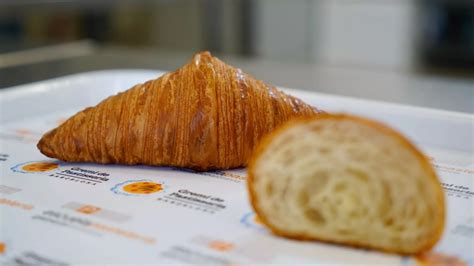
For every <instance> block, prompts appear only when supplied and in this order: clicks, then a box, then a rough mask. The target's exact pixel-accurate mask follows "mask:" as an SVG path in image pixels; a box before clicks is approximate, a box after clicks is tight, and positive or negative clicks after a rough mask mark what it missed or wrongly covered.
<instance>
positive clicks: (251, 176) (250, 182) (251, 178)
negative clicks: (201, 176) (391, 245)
mask: <svg viewBox="0 0 474 266" xmlns="http://www.w3.org/2000/svg"><path fill="white" fill-rule="evenodd" d="M318 119H335V120H343V119H349V120H353V121H356V122H358V123H362V124H365V125H367V126H369V127H371V128H374V129H376V130H378V131H379V132H381V133H383V134H386V135H389V136H392V137H394V138H396V139H398V140H399V141H400V143H402V145H403V146H404V147H405V148H406V149H409V150H410V151H412V152H413V154H415V155H416V157H417V158H418V159H419V160H420V162H422V166H423V169H424V171H425V173H426V174H427V176H429V180H430V182H433V184H435V187H436V189H437V193H436V194H437V195H438V200H437V206H438V208H439V210H440V213H441V216H442V217H440V218H441V219H442V220H441V222H440V223H439V226H438V227H437V230H436V232H435V233H434V234H433V235H432V236H431V239H430V240H429V241H427V244H426V245H425V246H423V247H421V248H419V249H418V250H417V251H415V252H402V251H399V250H390V249H384V248H381V247H379V246H370V245H367V244H365V243H361V242H347V241H335V240H333V239H322V238H315V237H311V236H308V235H305V234H293V233H289V232H286V231H285V230H282V229H279V228H277V227H276V226H274V225H273V224H272V223H271V222H270V221H269V220H268V218H267V217H266V215H265V213H264V212H263V211H262V210H261V209H260V207H259V206H260V204H259V202H258V201H259V198H260V197H258V195H257V191H256V189H255V188H254V182H255V180H256V178H258V177H257V176H256V175H255V169H256V166H257V164H258V163H261V162H260V161H259V158H260V157H261V155H262V154H263V152H265V151H266V149H267V148H268V147H269V144H270V143H271V142H272V141H273V140H274V139H275V138H276V137H277V136H279V135H280V134H281V133H282V132H284V131H286V130H288V129H291V128H292V127H294V126H297V125H299V124H302V123H308V122H311V121H314V120H318ZM263 163H264V162H263ZM247 189H248V192H249V199H250V203H251V206H252V207H253V209H254V210H255V212H256V214H257V216H258V217H259V219H260V220H261V222H262V223H263V224H264V225H265V226H267V227H268V228H269V229H270V230H271V231H272V232H273V233H274V234H276V235H279V236H282V237H286V238H291V239H295V240H301V241H314V240H316V241H321V242H326V243H332V244H343V245H348V246H352V247H356V248H365V249H367V248H368V249H375V250H381V251H385V252H389V253H396V254H401V255H413V254H421V253H423V252H425V251H428V250H430V249H431V248H432V247H433V246H434V245H435V244H436V243H437V242H438V241H439V240H440V238H441V237H442V234H443V230H444V226H445V216H446V210H445V203H444V202H445V199H444V191H443V188H442V186H441V184H440V182H439V180H438V177H437V175H436V172H435V171H434V169H433V167H432V166H431V163H430V161H429V159H428V158H427V157H426V156H425V155H424V154H423V153H422V152H421V151H419V150H418V149H417V148H416V147H415V146H414V145H413V144H412V143H411V142H410V141H409V140H408V139H407V138H406V137H404V136H403V135H402V134H401V133H399V132H397V131H396V130H394V129H392V128H389V127H387V126H385V125H383V124H381V123H379V122H376V121H373V120H369V119H365V118H362V117H358V116H353V115H348V114H329V113H324V114H320V115H318V116H313V117H309V118H297V119H293V120H291V121H289V122H287V123H284V124H283V125H281V126H280V127H278V128H277V129H275V130H274V131H272V132H271V133H269V134H268V135H266V136H265V137H263V138H262V141H261V142H260V143H259V145H258V146H257V147H256V149H255V151H254V153H253V154H252V156H251V159H250V162H249V166H248V178H247Z"/></svg>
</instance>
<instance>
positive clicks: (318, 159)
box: [248, 114, 445, 254]
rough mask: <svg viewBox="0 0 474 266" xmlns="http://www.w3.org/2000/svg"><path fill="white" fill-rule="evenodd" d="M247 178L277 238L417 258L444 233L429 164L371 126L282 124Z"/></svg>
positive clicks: (317, 121) (323, 119)
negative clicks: (359, 248) (353, 247)
mask: <svg viewBox="0 0 474 266" xmlns="http://www.w3.org/2000/svg"><path fill="white" fill-rule="evenodd" d="M248 174H249V178H248V189H249V194H250V200H251V203H252V205H253V207H254V209H255V211H256V213H257V214H258V216H259V217H260V219H261V220H262V222H263V223H264V224H266V225H267V226H268V227H269V228H270V229H271V230H272V231H273V232H274V233H276V234H278V235H281V236H285V237H290V238H295V239H302V240H320V241H326V242H332V243H341V244H347V245H352V246H358V247H364V248H371V249H378V250H384V251H389V252H395V253H400V254H415V253H420V252H422V251H425V250H428V249H430V248H431V247H432V246H433V245H434V244H435V243H436V242H437V241H438V240H439V239H440V237H441V234H442V231H443V227H444V219H445V203H444V194H443V190H442V186H441V184H440V182H439V181H438V178H437V176H436V174H435V171H434V170H433V168H432V166H431V164H430V163H429V161H428V159H427V158H426V157H425V156H424V155H423V154H422V153H421V152H420V151H419V150H418V149H417V148H416V147H415V146H413V145H412V144H411V143H410V142H409V141H408V140H407V139H406V138H405V137H404V136H402V135H401V134H400V133H397V132H396V131H395V130H393V129H390V128H388V127H386V126H384V125H382V124H380V123H378V122H375V121H371V120H367V119H364V118H360V117H355V116H350V115H340V114H335V115H333V114H322V115H319V116H316V117H313V118H307V119H299V120H296V121H291V122H289V123H286V124H285V125H283V126H281V127H280V128H278V129H276V130H275V131H274V132H273V133H270V134H269V135H268V136H266V137H265V138H264V139H263V140H262V142H261V144H259V146H258V147H257V149H256V151H255V154H254V155H253V157H252V159H251V162H250V164H249V169H248Z"/></svg>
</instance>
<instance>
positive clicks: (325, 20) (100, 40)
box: [0, 0, 474, 113]
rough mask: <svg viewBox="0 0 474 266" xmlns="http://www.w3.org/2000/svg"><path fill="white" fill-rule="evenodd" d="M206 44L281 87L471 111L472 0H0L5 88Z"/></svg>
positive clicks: (155, 61) (1, 82)
mask: <svg viewBox="0 0 474 266" xmlns="http://www.w3.org/2000/svg"><path fill="white" fill-rule="evenodd" d="M200 50H209V51H211V52H212V53H213V54H215V55H217V56H219V57H221V58H222V59H224V60H226V61H227V62H229V63H231V64H233V65H236V66H237V67H241V68H243V69H244V71H246V72H250V73H251V74H253V75H254V76H256V77H257V78H259V79H263V80H265V81H267V82H270V83H273V84H275V85H280V86H286V87H293V88H301V89H307V90H314V91H320V92H327V93H334V94H340V95H347V96H353V97H363V98H370V99H376V100H384V101H391V102H402V103H408V104H414V105H421V106H427V107H435V108H443V109H449V110H454V111H463V112H469V113H473V112H474V106H473V105H474V94H473V91H474V1H472V0H466V1H461V0H444V1H441V0H439V1H437V0H430V1H428V0H426V1H422V0H419V1H415V0H413V1H410V0H386V1H377V0H293V1H289V0H193V1H192V0H154V1H153V0H148V1H144V0H141V1H139V0H137V1H132V0H128V1H126V0H117V1H112V0H103V1H92V0H82V1H79V0H76V1H74V0H45V1H41V0H38V1H26V0H25V1H22V0H3V1H0V88H6V87H10V86H13V85H19V84H25V83H29V82H32V81H38V80H44V79H47V78H52V77H58V76H63V75H67V74H73V73H79V72H84V71H92V70H100V69H118V68H143V69H145V68H146V69H160V70H173V69H176V68H177V67H179V66H180V65H182V64H184V63H185V62H186V61H187V60H189V58H190V56H191V55H192V54H193V53H194V52H196V51H200Z"/></svg>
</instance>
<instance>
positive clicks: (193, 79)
mask: <svg viewBox="0 0 474 266" xmlns="http://www.w3.org/2000/svg"><path fill="white" fill-rule="evenodd" d="M318 112H319V111H318V110H317V109H315V108H313V107H311V106H309V105H307V104H305V103H303V102H301V101H300V100H299V99H297V98H294V97H291V96H289V95H286V94H284V93H283V92H281V91H279V90H277V89H276V88H275V87H272V86H269V85H267V84H265V83H264V82H262V81H259V80H256V79H254V78H253V77H251V76H249V75H247V74H245V73H243V72H242V71H241V70H240V69H236V68H233V67H231V66H229V65H226V64H225V63H223V62H222V61H220V60H219V59H217V58H215V57H212V56H211V54H210V53H208V52H203V53H198V54H196V55H195V56H194V57H193V59H192V60H191V62H189V63H188V64H186V65H185V66H183V67H182V68H180V69H178V70H176V71H175V72H172V73H168V74H166V75H164V76H162V77H160V78H158V79H155V80H150V81H147V82H145V83H144V84H138V85H136V86H134V87H133V88H131V89H129V90H127V91H125V92H122V93H119V94H118V95H114V96H111V97H109V98H107V99H105V100H104V101H102V102H101V103H99V104H98V105H97V106H95V107H92V108H87V109H85V110H83V111H81V112H79V113H77V114H76V115H74V116H73V117H71V118H70V119H68V120H67V121H65V122H64V123H63V124H62V125H60V126H59V127H58V128H56V129H54V130H52V131H50V132H48V133H46V134H45V135H44V136H43V138H42V139H41V140H40V141H39V143H38V148H39V150H40V151H41V152H42V153H43V154H45V155H46V156H49V157H54V158H57V159H60V160H63V161H70V162H96V163H104V164H106V163H120V164H129V165H133V164H146V165H166V166H177V167H186V168H193V169H196V170H209V169H227V168H235V167H241V166H246V165H247V162H248V159H249V157H250V155H251V153H252V151H253V148H254V147H255V146H256V144H257V143H258V142H259V140H260V138H261V137H262V136H263V135H265V134H266V133H268V132H270V131H271V130H273V129H274V128H275V127H276V126H278V125H280V124H281V123H283V122H285V121H287V120H288V119H290V118H293V117H298V116H311V115H314V114H317V113H318Z"/></svg>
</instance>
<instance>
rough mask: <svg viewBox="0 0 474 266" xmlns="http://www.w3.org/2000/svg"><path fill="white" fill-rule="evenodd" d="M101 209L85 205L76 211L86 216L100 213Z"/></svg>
mask: <svg viewBox="0 0 474 266" xmlns="http://www.w3.org/2000/svg"><path fill="white" fill-rule="evenodd" d="M100 210H101V209H100V208H99V207H96V206H92V205H83V206H81V207H79V208H77V209H76V211H77V212H80V213H84V214H93V213H96V212H99V211H100Z"/></svg>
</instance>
